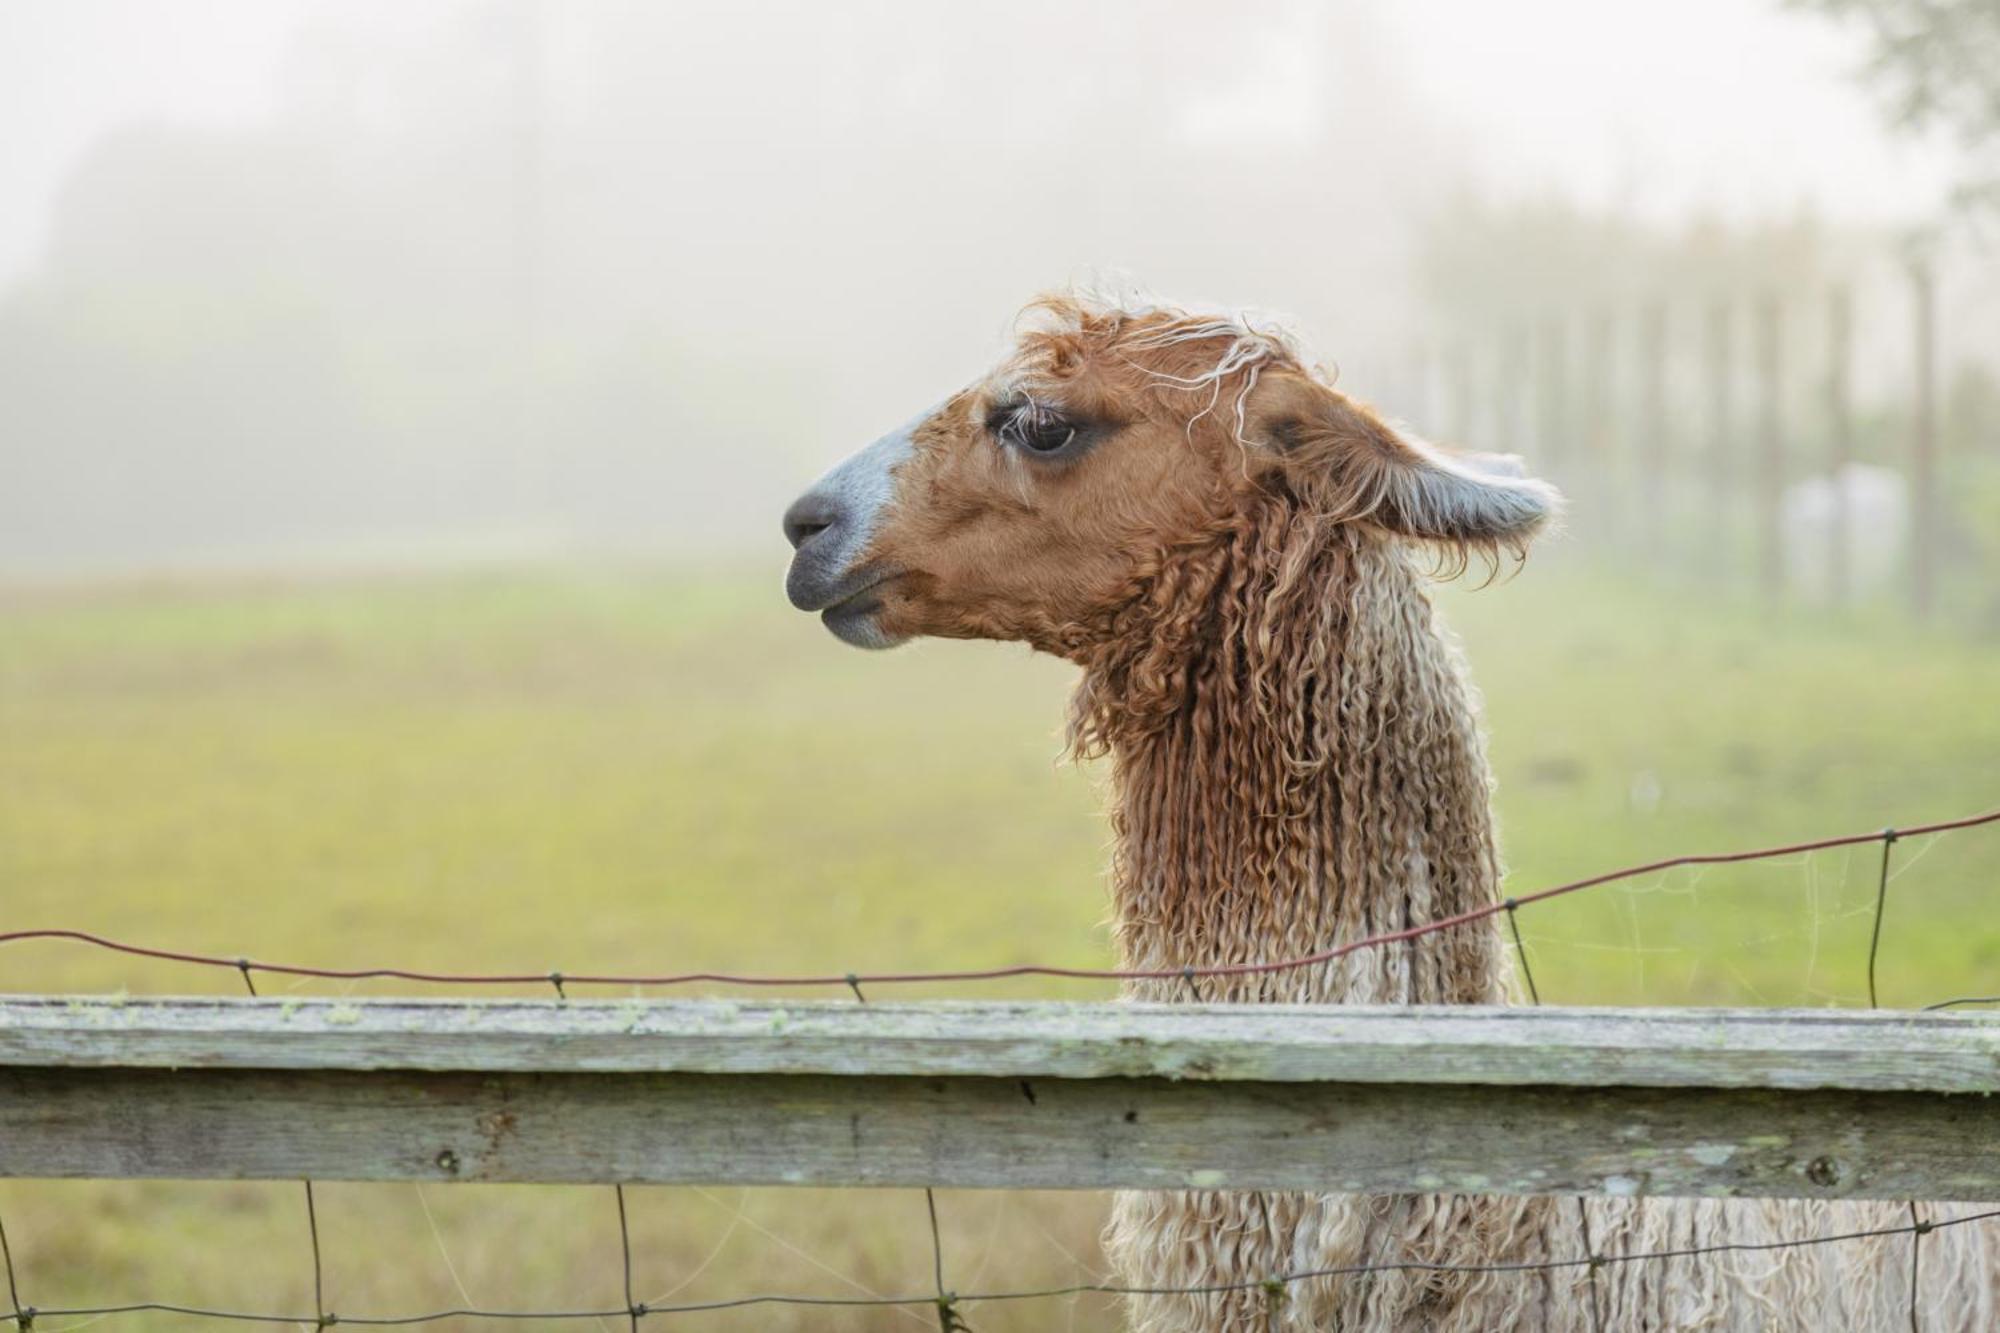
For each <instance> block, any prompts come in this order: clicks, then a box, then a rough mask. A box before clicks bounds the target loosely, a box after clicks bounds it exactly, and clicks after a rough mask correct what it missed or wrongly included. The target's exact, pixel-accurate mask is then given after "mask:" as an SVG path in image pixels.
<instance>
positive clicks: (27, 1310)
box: [0, 1220, 35, 1329]
mask: <svg viewBox="0 0 2000 1333" xmlns="http://www.w3.org/2000/svg"><path fill="white" fill-rule="evenodd" d="M0 1262H4V1263H5V1264H6V1268H7V1301H8V1303H9V1304H11V1305H12V1306H13V1307H14V1315H13V1318H14V1323H15V1325H16V1327H19V1328H24V1329H25V1328H31V1327H33V1326H34V1322H35V1311H34V1308H33V1307H32V1306H29V1307H23V1306H22V1304H21V1287H20V1284H19V1283H18V1282H17V1281H15V1279H14V1248H13V1246H11V1245H9V1244H8V1243H7V1223H6V1222H5V1221H4V1220H0Z"/></svg>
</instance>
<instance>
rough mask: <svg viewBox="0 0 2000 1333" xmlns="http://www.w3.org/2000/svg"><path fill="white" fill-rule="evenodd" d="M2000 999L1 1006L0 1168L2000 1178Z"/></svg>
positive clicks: (822, 1179)
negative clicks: (1493, 1005)
mask: <svg viewBox="0 0 2000 1333" xmlns="http://www.w3.org/2000/svg"><path fill="white" fill-rule="evenodd" d="M1996 1091H2000V1016H1996V1015H1981V1014H1911V1013H1855V1012H1838V1011H1829V1010H1811V1011H1784V1010H1751V1011H1744V1010H1620V1009H1559V1008H1540V1009H1532V1010H1531V1009H1470V1008H1362V1007H1351V1006H1343V1007H1332V1008H1329V1007H1314V1006H1280V1005H1273V1006H1203V1005H1147V1004H1124V1003H1117V1004H1064V1003H1046V1002H1038V1003H990V1002H988V1003H976V1004H975V1003H909V1004H865V1005H863V1004H851V1003H850V1004H829V1003H824V1002H821V1003H785V1002H772V1001H758V1002H737V1001H729V1000H674V1001H637V1000H634V1001H604V1002H601V1001H590V1002H580V1001H571V1002H557V1001H553V1000H551V1001H531V1000H498V1001H492V1000H489V1001H452V1000H376V1001H355V1000H324V999H313V1000H290V999H261V1000H252V999H145V1000H141V999H122V1000H121V999H62V998H50V997H22V998H13V999H4V998H0V1176H44V1177H75V1176H97V1177H195V1178H212V1179H213V1178H227V1179H284V1178H300V1177H311V1178H315V1179H328V1180H335V1179H347V1180H429V1181H435V1180H466V1181H594V1182H629V1183H702V1184H813V1185H899V1186H907V1185H938V1186H955V1187H968V1186H970V1187H1001V1188H1037V1189H1042V1188H1102V1187H1110V1186H1129V1187H1139V1188H1185V1187H1199V1188H1291V1189H1326V1190H1356V1191H1368V1192H1391V1191H1406V1190H1436V1189H1452V1190H1466V1191H1474V1192H1484V1193H1552V1194H1577V1193H1605V1194H1657V1195H1689V1194H1696V1195H1767V1196H1787V1197H1807V1198H1882V1199H1888V1198H1909V1197H1918V1198H1928V1199H1941V1200H1946V1199H1948V1200H1964V1201H1993V1200H2000V1098H1996V1097H1995V1096H1994V1095H1993V1094H1994V1093H1995V1092H1996Z"/></svg>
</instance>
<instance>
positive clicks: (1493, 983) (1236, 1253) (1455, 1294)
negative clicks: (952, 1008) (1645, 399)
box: [1072, 488, 2000, 1333]
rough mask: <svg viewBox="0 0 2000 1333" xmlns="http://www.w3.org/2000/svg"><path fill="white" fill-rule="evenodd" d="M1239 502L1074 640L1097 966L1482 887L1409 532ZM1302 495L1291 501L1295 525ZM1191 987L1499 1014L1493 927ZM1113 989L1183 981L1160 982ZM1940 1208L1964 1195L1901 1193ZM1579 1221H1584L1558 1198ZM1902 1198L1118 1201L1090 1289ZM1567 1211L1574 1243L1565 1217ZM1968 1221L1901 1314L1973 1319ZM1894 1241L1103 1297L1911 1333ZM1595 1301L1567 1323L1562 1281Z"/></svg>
mask: <svg viewBox="0 0 2000 1333" xmlns="http://www.w3.org/2000/svg"><path fill="white" fill-rule="evenodd" d="M1240 494H1241V498H1242V503H1243V506H1244V507H1243V510H1242V512H1241V513H1239V514H1237V515H1235V516H1234V517H1233V518H1232V519H1231V520H1229V521H1227V522H1225V523H1222V524H1220V525H1218V527H1217V528H1216V530H1215V531H1213V532H1211V533H1208V534H1204V535H1202V536H1200V537H1198V538H1195V539H1192V540H1191V541H1190V542H1188V543H1187V544H1186V545H1184V546H1182V547H1180V548H1178V549H1177V550H1175V551H1174V552H1173V553H1172V554H1171V555H1170V556H1169V557H1167V558H1165V559H1164V560H1163V561H1162V562H1160V565H1159V567H1158V568H1157V569H1156V570H1154V571H1152V572H1151V573H1150V575H1149V577H1148V578H1147V580H1146V585H1145V586H1144V587H1143V588H1142V589H1140V590H1139V591H1138V593H1137V595H1136V596H1135V597H1134V598H1133V599H1132V600H1131V601H1130V602H1129V603H1127V604H1126V605H1125V606H1124V607H1123V608H1122V609H1121V611H1120V612H1119V615H1118V619H1117V623H1116V624H1115V625H1114V626H1113V627H1112V631H1113V632H1112V633H1110V634H1109V635H1106V636H1099V635H1095V634H1094V635H1092V636H1091V637H1092V639H1093V644H1092V646H1091V648H1090V649H1089V651H1088V652H1087V653H1080V654H1078V655H1080V656H1084V658H1085V673H1084V677H1083V679H1082V681H1081V683H1080V685H1079V687H1078V690H1077V694H1076V698H1075V701H1074V715H1073V721H1072V736H1073V742H1074V744H1075V746H1076V748H1077V749H1078V750H1079V751H1080V752H1083V753H1086V754H1089V753H1098V752H1108V753H1109V754H1110V756H1111V758H1112V765H1113V774H1114V782H1115V793H1116V794H1115V805H1114V809H1113V821H1114V827H1115V831H1116V835H1117V852H1116V859H1115V863H1114V870H1113V879H1114V901H1115V925H1116V933H1117V941H1118V946H1119V950H1120V954H1121V963H1122V965H1123V966H1126V967H1131V968H1147V969H1151V968H1164V969H1177V968H1180V967H1183V966H1197V967H1198V966H1204V965H1215V964H1229V963H1242V962H1252V961H1265V960H1273V959H1279V958H1285V957H1293V956H1298V955H1303V954H1309V953H1313V952H1315V951H1318V950H1322V949H1325V948H1327V947H1328V946H1330V945H1333V944H1336V943H1339V942H1342V941H1347V940H1353V939H1358V938H1361V937H1363V936H1367V935H1373V934H1377V933H1380V932H1383V931H1390V930H1396V929H1400V928H1402V927H1405V926H1408V925H1411V924H1415V923H1420V922H1424V921H1428V920H1431V919H1433V918H1437V917H1443V916H1448V915H1451V914H1453V913H1457V912H1462V911H1465V910H1467V909H1469V908H1473V907H1477V906H1480V905H1482V904H1486V903H1490V902H1491V901H1493V899H1494V898H1495V896H1496V885H1497V879H1498V865H1497V858H1496V853H1495V844H1494V831H1493V823H1492V817H1491V813H1490V786H1491V781H1490V778H1489V776H1488V770H1487V766H1486V760H1485V755H1484V753H1483V745H1482V740H1481V736H1480V732H1479V727H1478V723H1477V719H1476V702H1475V699H1474V697H1473V696H1472V693H1471V691H1470V690H1469V688H1468V687H1467V685H1466V683H1465V680H1464V675H1463V671H1462V668H1461V663H1460V659H1459V656H1458V654H1457V652H1456V651H1455V649H1454V648H1453V647H1452V646H1451V644H1450V642H1449V641H1448V640H1447V638H1446V637H1445V635H1444V634H1443V633H1442V632H1441V631H1440V629H1439V627H1438V626H1437V625H1436V623H1435V621H1434V618H1433V615H1432V610H1431V606H1430V603H1429V599H1428V597H1427V596H1426V594H1425V591H1424V573H1423V571H1422V570H1421V569H1420V568H1419V567H1418V564H1417V562H1416V560H1415V559H1414V558H1413V557H1412V554H1411V553H1410V552H1411V550H1412V548H1411V547H1410V546H1409V544H1408V543H1406V542H1404V541H1402V540H1400V539H1397V538H1393V537H1390V536H1389V535H1387V534H1385V533H1383V532H1382V531H1380V530H1378V529H1376V528H1374V527H1372V526H1370V525H1368V524H1365V523H1354V522H1335V521H1330V520H1329V519H1328V518H1326V517H1324V515H1325V514H1326V513H1327V512H1328V509H1329V508H1330V507H1331V506H1329V505H1328V504H1327V503H1325V501H1324V499H1323V498H1319V499H1316V498H1315V497H1313V496H1311V495H1299V494H1295V493H1293V492H1291V491H1288V490H1279V489H1274V488H1262V489H1250V488H1246V489H1245V490H1244V491H1243V492H1241V493H1240ZM1316 515H1317V516H1316ZM1197 989H1198V994H1199V997H1200V998H1201V999H1203V1000H1229V1001H1331V1002H1345V1001H1352V1002H1357V1003H1453V1004H1471V1003H1503V1002H1505V1001H1506V999H1507V991H1508V960H1507V956H1506V952H1505V950H1504V948H1503V944H1502V940H1501V937H1500V934H1499V931H1498V929H1497V924H1496V922H1495V920H1493V919H1488V920H1485V921H1482V922H1479V923H1477V924H1474V925H1469V926H1465V927H1461V928H1458V929H1454V930H1449V931H1444V932H1440V933H1437V934H1432V935H1426V936H1423V937H1421V938H1419V939H1416V940H1413V941H1410V942H1408V943H1405V944H1399V945H1395V946H1391V947H1386V948H1378V949H1372V950H1366V951H1363V952H1360V953H1356V954H1351V955H1349V956H1347V957H1344V958H1340V959H1337V960H1335V961H1333V962H1331V963H1328V964H1326V965H1323V966H1320V967H1316V968H1311V969H1303V970H1297V971H1289V972H1281V973H1276V974H1271V975H1258V976H1244V977H1230V978H1220V979H1204V980H1202V981H1200V982H1199V983H1198V988H1197ZM1131 993H1132V994H1133V995H1135V996H1138V997H1141V998H1146V999H1156V1000H1171V1001H1180V1000H1185V999H1188V998H1190V996H1189V987H1188V985H1187V984H1186V983H1184V982H1181V981H1173V982H1149V983H1139V984H1136V985H1134V986H1133V987H1132V988H1131ZM1920 1207H1921V1208H1922V1211H1923V1214H1924V1215H1925V1216H1927V1217H1930V1218H1932V1219H1942V1218H1945V1217H1949V1216H1953V1215H1955V1214H1957V1213H1960V1212H1964V1211H1971V1210H1970V1209H1963V1208H1956V1207H1954V1206H1952V1205H1932V1204H1924V1205H1920ZM1586 1215H1587V1216H1586ZM1910 1220H1911V1214H1910V1211H1909V1209H1908V1207H1907V1206H1906V1205H1904V1204H1900V1203H1898V1204H1822V1203H1806V1202H1790V1201H1781V1202H1763V1201H1707V1200H1701V1201H1694V1200H1649V1201H1632V1200H1619V1199H1594V1200H1591V1201H1588V1202H1587V1203H1586V1202H1583V1201H1579V1200H1576V1199H1528V1198H1502V1197H1485V1196H1465V1195H1409V1196H1395V1197H1363V1196H1357V1195H1341V1194H1325V1195H1316V1194H1250V1193H1228V1192H1189V1193H1126V1194H1121V1195H1120V1196H1118V1198H1117V1201H1116V1203H1115V1206H1114V1211H1113V1218H1112V1222H1111V1225H1110V1228H1109V1232H1108V1236H1107V1245H1108V1250H1109V1254H1110V1256H1111V1259H1112V1262H1113V1265H1114V1269H1115V1277H1116V1280H1117V1281H1119V1282H1120V1283H1123V1284H1127V1285H1132V1286H1141V1287H1188V1286H1198V1285H1209V1284H1221V1283H1236V1282H1243V1283H1252V1284H1255V1283H1260V1282H1262V1281H1264V1280H1265V1279H1267V1278H1271V1277H1274V1276H1279V1275H1283V1274H1286V1273H1290V1272H1295V1271H1300V1270H1307V1269H1318V1268H1328V1267H1341V1266H1347V1265H1355V1264H1372V1263H1394V1262H1437V1263H1449V1264H1487V1263H1493V1264H1505V1263H1519V1262H1532V1261H1535V1260H1542V1259H1573V1258H1577V1257H1579V1256H1582V1255H1584V1254H1585V1253H1587V1252H1588V1250H1589V1249H1591V1248H1594V1249H1595V1250H1596V1251H1597V1252H1598V1253H1600V1254H1604V1255H1610V1256H1617V1255H1625V1254H1638V1253H1644V1252H1651V1251H1658V1250H1670V1249H1678V1248H1687V1247H1691V1246H1712V1245H1717V1244H1722V1243H1728V1242H1741V1243H1763V1242H1769V1241H1774V1240H1790V1239H1796V1238H1800V1237H1807V1236H1814V1235H1826V1234H1834V1233H1839V1232H1846V1231H1857V1230H1866V1229H1870V1228H1877V1227H1893V1226H1903V1225H1907V1224H1908V1223H1909V1222H1910ZM1586 1223H1587V1227H1588V1235H1589V1236H1590V1237H1591V1245H1590V1246H1589V1247H1587V1246H1586V1243H1585V1240H1584V1235H1585V1226H1586ZM1996 1239H2000V1238H1996V1236H1995V1234H1994V1228H1993V1227H1991V1226H1990V1225H1985V1224H1973V1225H1968V1226H1964V1227H1957V1228H1948V1229H1945V1230H1941V1231H1936V1232H1933V1233H1931V1234H1929V1235H1927V1236H1925V1237H1924V1238H1923V1239H1922V1242H1921V1246H1922V1257H1921V1273H1920V1275H1919V1278H1920V1281H1919V1293H1920V1299H1919V1311H1920V1315H1919V1327H1921V1328H1922V1329H1924V1330H1926V1331H1927V1333H1944V1331H1946V1330H1953V1331H1956V1330H1968V1331H1970V1330H1984V1329H1991V1328H1994V1327H1996V1326H2000V1310H1996V1304H2000V1302H1997V1301H1996V1288H2000V1252H1996V1251H1997V1250H2000V1247H1996ZM1911 1253H1912V1243H1911V1238H1910V1237H1908V1236H1896V1237H1886V1238H1879V1239H1867V1240H1859V1241H1845V1242H1839V1243H1834V1244H1829V1245H1823V1246H1812V1247H1805V1248H1799V1249H1791V1250H1784V1251H1776V1252H1765V1253H1734V1254H1719V1255H1703V1256H1697V1257H1689V1258H1679V1259H1672V1260H1665V1261H1657V1262H1650V1261H1649V1262H1638V1263H1630V1264H1612V1265H1609V1266H1606V1267H1604V1268H1602V1269H1600V1270H1599V1271H1598V1272H1597V1273H1596V1275H1595V1277H1594V1278H1593V1277H1592V1276H1591V1275H1590V1273H1589V1272H1588V1270H1586V1269H1580V1268H1579V1269H1566V1270H1561V1271H1554V1272H1532V1273H1487V1274H1457V1273H1424V1272H1406V1273H1393V1274H1387V1275H1370V1276H1352V1277H1344V1278H1331V1279H1314V1280H1309V1281H1303V1282H1299V1283H1295V1284H1292V1285H1290V1286H1289V1287H1288V1288H1287V1289H1286V1297H1285V1299H1284V1300H1283V1301H1282V1302H1280V1303H1278V1304H1277V1305H1276V1307H1275V1308H1273V1306H1272V1304H1271V1302H1270V1299H1269V1298H1268V1297H1267V1296H1266V1294H1265V1293H1264V1292H1263V1291H1261V1290H1251V1291H1248V1292H1243V1293H1236V1294H1230V1295H1223V1296H1196V1297H1176V1296H1144V1297H1135V1298H1132V1300H1131V1305H1130V1310H1131V1317H1132V1323H1133V1326H1134V1328H1136V1329H1138V1330H1140V1331H1141V1333H1236V1331H1237V1330H1243V1331H1244V1333H1253V1331H1254V1333H1267V1331H1269V1330H1274V1329H1283V1330H1328V1329H1340V1330H1392V1329H1393V1330H1406V1329H1407V1330H1417V1329H1425V1330H1441V1331H1442V1330H1466V1331H1468V1333H1469V1331H1471V1330H1493V1329H1512V1328H1521V1329H1548V1330H1597V1329H1605V1330H1633V1329H1746V1330H1747V1329H1760V1330H1761V1329H1787V1330H1792V1329H1795V1330H1801V1331H1802V1333H1803V1331H1804V1330H1833V1329H1860V1330H1867V1329H1897V1330H1906V1329H1908V1328H1910V1326H1911V1325H1910V1282H1911V1274H1910V1262H1911ZM1593 1300H1594V1301H1595V1304H1596V1307H1597V1308H1596V1313H1595V1314H1593V1313H1592V1309H1591V1304H1592V1301H1593Z"/></svg>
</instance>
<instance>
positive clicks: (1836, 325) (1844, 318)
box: [1826, 287, 1854, 606]
mask: <svg viewBox="0 0 2000 1333" xmlns="http://www.w3.org/2000/svg"><path fill="white" fill-rule="evenodd" d="M1826 315H1827V320H1826V345H1827V377H1826V415H1827V427H1828V429H1829V430H1830V431H1831V432H1832V440H1831V443H1832V451H1831V455H1830V457H1829V458H1828V459H1827V464H1828V474H1829V480H1830V481H1831V482H1832V484H1833V513H1832V522H1831V523H1830V524H1829V526H1828V530H1827V552H1826V555H1827V567H1826V597H1827V601H1828V603H1829V604H1831V605H1833V606H1841V605H1844V604H1845V603H1846V602H1847V600H1848V598H1849V596H1850V595H1851V594H1852V587H1851V580H1852V577H1853V557H1852V550H1853V545H1854V516H1853V515H1852V514H1851V513H1849V512H1848V496H1847V480H1846V473H1847V467H1848V464H1850V463H1852V462H1853V461H1854V404H1853V394H1852V391H1851V389H1850V386H1849V384H1848V374H1849V365H1850V363H1851V361H1852V357H1853V344H1854V307H1853V299H1852V297H1851V296H1850V295H1849V293H1848V291H1847V289H1846V288H1845V287H1836V288H1834V289H1833V294H1832V296H1831V298H1830V299H1829V301H1828V304H1827V312H1826Z"/></svg>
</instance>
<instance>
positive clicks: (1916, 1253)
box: [1910, 1199, 1930, 1333]
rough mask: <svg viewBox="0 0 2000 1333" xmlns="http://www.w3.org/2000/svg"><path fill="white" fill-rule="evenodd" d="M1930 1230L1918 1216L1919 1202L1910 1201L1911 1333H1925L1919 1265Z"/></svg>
mask: <svg viewBox="0 0 2000 1333" xmlns="http://www.w3.org/2000/svg"><path fill="white" fill-rule="evenodd" d="M1929 1231H1930V1228H1929V1227H1928V1226H1926V1225H1925V1224H1924V1220H1923V1219H1922V1218H1921V1217H1919V1216H1917V1201H1916V1200H1915V1199H1912V1200H1910V1333H1923V1329H1922V1328H1920V1327H1919V1326H1918V1324H1917V1264H1918V1261H1919V1260H1921V1259H1922V1258H1923V1254H1924V1236H1925V1234H1926V1233H1928V1232H1929Z"/></svg>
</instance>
